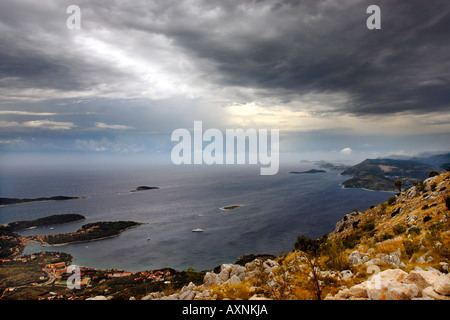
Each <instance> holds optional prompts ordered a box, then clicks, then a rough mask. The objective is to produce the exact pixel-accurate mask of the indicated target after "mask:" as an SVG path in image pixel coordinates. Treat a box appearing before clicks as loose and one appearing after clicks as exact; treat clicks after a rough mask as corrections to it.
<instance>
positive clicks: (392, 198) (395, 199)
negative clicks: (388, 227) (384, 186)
mask: <svg viewBox="0 0 450 320" xmlns="http://www.w3.org/2000/svg"><path fill="white" fill-rule="evenodd" d="M395 201H397V197H395V196H393V197H390V198H389V199H388V201H387V203H388V205H390V206H391V205H393V204H394V203H395Z"/></svg>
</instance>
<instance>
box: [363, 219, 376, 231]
mask: <svg viewBox="0 0 450 320" xmlns="http://www.w3.org/2000/svg"><path fill="white" fill-rule="evenodd" d="M373 229H375V222H374V221H369V222H366V223H365V224H363V225H362V226H361V230H362V231H372V230H373Z"/></svg>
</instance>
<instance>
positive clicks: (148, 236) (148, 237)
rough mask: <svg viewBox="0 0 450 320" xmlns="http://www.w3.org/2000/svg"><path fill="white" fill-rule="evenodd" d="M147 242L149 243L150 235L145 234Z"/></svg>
mask: <svg viewBox="0 0 450 320" xmlns="http://www.w3.org/2000/svg"><path fill="white" fill-rule="evenodd" d="M147 241H150V235H149V234H148V233H147Z"/></svg>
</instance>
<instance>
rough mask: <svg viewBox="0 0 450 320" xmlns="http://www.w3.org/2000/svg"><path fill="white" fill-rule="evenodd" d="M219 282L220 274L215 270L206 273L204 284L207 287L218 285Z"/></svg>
mask: <svg viewBox="0 0 450 320" xmlns="http://www.w3.org/2000/svg"><path fill="white" fill-rule="evenodd" d="M219 282H220V279H219V276H218V275H217V274H215V273H214V272H207V273H206V274H205V277H204V278H203V284H204V285H205V286H206V287H210V286H214V285H217V284H219Z"/></svg>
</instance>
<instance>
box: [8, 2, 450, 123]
mask: <svg viewBox="0 0 450 320" xmlns="http://www.w3.org/2000/svg"><path fill="white" fill-rule="evenodd" d="M70 4H78V5H79V6H80V7H81V8H82V30H84V31H83V32H87V33H88V35H89V36H91V35H93V37H94V38H95V36H96V35H98V34H101V32H102V30H106V31H108V32H110V33H111V34H114V35H115V37H114V39H112V40H111V39H109V40H110V41H114V44H115V45H116V46H117V47H122V46H123V48H125V49H127V50H129V52H133V53H134V54H135V55H137V56H138V57H140V58H144V59H147V61H159V59H160V58H161V57H162V56H164V59H163V60H164V61H163V67H164V66H168V65H177V64H178V63H179V61H178V60H177V59H178V58H177V57H179V56H180V55H183V56H186V57H188V59H189V61H190V62H192V64H193V66H195V68H196V70H195V72H190V71H186V73H190V74H193V73H198V77H197V78H198V79H201V81H204V82H206V83H208V84H210V85H211V86H212V88H213V89H214V88H219V89H220V88H224V87H225V88H244V89H245V88H251V89H255V88H256V89H258V90H259V91H258V93H256V95H257V96H256V97H252V98H258V97H267V96H271V97H273V98H275V99H278V100H279V101H280V102H281V103H283V102H290V101H292V99H295V97H296V95H298V96H301V95H303V94H307V93H311V92H314V93H342V94H345V96H346V97H347V99H348V100H347V101H346V103H341V104H339V105H333V108H334V111H337V112H340V113H351V114H357V115H372V114H375V115H376V114H390V113H396V112H402V111H410V112H413V113H418V114H420V113H427V112H432V111H439V110H448V107H449V101H450V93H449V90H448V88H449V87H450V79H449V74H450V63H449V62H448V56H449V53H450V43H449V36H448V30H450V5H449V2H448V1H447V0H432V1H420V0H412V1H387V0H386V1H375V0H373V1H353V0H352V1H350V0H346V1H312V0H311V1H306V0H305V1H237V0H236V1H223V0H220V1H219V0H205V1H175V0H173V1H133V2H129V3H125V2H115V1H96V2H84V1H66V2H59V1H58V2H45V1H42V2H35V1H29V2H26V1H23V2H16V1H14V2H7V1H5V2H3V1H2V4H1V5H0V6H1V10H0V21H1V24H0V28H1V31H2V32H1V34H0V87H4V88H11V89H13V88H21V87H28V88H53V89H58V90H62V91H83V90H85V91H88V90H91V89H92V88H94V87H99V86H100V87H101V86H102V85H105V86H112V87H111V88H112V89H109V91H113V92H115V91H116V90H117V89H118V88H124V89H123V91H124V94H123V95H124V96H126V95H127V94H129V95H133V90H130V83H132V82H133V81H134V82H135V83H136V84H137V83H138V82H139V81H138V80H139V79H137V80H135V79H134V78H133V76H134V74H133V73H132V72H131V71H130V73H128V72H127V70H124V69H120V70H119V69H117V68H115V65H114V64H108V63H107V61H106V62H105V61H103V62H102V61H99V60H98V59H97V57H95V58H93V57H92V56H91V54H92V52H86V51H83V49H80V48H77V47H73V43H71V42H70V40H71V39H73V37H74V36H76V35H77V34H76V33H70V32H69V31H68V30H67V29H66V28H65V19H66V18H67V15H66V14H65V8H66V7H67V6H68V5H70ZM371 4H377V5H379V6H380V8H381V18H382V29H381V30H368V29H367V28H366V19H367V17H368V16H369V15H368V14H367V13H366V8H367V7H368V6H369V5H371ZM155 35H159V36H162V37H163V38H164V39H166V40H167V42H168V43H169V44H170V45H171V46H173V51H172V54H173V56H172V54H171V53H170V52H166V51H162V52H161V54H159V53H158V51H157V50H155V48H154V46H153V45H154V44H153V43H152V41H153V40H149V39H153V38H151V37H150V36H155ZM78 44H79V43H78ZM71 46H72V47H71ZM93 50H94V51H95V48H94V49H93ZM171 59H172V60H173V61H171ZM111 61H114V60H111ZM179 70H181V69H176V70H175V71H173V72H174V73H176V72H178V71H179ZM180 78H183V76H181V75H180ZM197 78H196V79H194V80H192V81H193V82H192V83H189V85H190V87H195V86H198V87H203V83H202V82H198V83H197V82H195V81H197V80H198V79H197ZM183 79H184V78H183ZM2 80H3V81H2ZM115 83H117V85H116V86H114V84H115ZM125 83H126V84H127V86H124V85H123V84H125ZM164 88H165V87H164ZM161 90H162V89H161ZM136 91H137V92H140V91H142V90H140V89H139V90H136ZM100 94H101V92H100ZM236 95H238V94H236ZM168 96H173V94H172V93H170V94H168Z"/></svg>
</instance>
